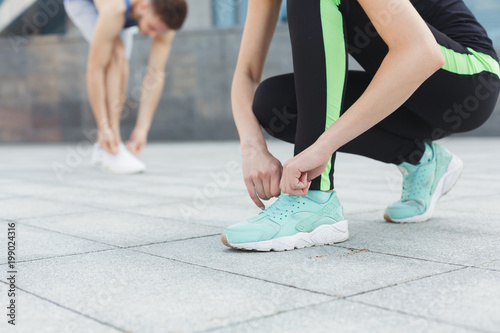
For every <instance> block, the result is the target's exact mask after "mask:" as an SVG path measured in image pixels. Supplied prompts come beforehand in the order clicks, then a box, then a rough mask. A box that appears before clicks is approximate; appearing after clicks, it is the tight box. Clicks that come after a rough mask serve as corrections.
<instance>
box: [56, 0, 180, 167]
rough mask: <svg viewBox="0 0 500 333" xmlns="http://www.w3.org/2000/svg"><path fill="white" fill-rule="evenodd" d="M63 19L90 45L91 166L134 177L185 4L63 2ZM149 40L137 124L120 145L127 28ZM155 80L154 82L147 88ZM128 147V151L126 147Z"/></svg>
mask: <svg viewBox="0 0 500 333" xmlns="http://www.w3.org/2000/svg"><path fill="white" fill-rule="evenodd" d="M64 6H65V9H66V12H67V14H68V16H69V17H70V18H71V20H72V21H73V23H74V24H75V25H76V26H77V27H78V29H79V30H80V31H81V33H82V34H83V37H84V38H85V39H86V40H87V41H88V42H89V43H90V51H89V58H88V64H87V90H88V95H89V100H90V104H91V106H92V110H93V113H94V116H95V120H96V123H97V127H98V136H97V143H96V144H95V145H94V150H93V152H92V158H91V163H92V164H94V165H101V166H102V167H103V168H105V169H107V170H109V171H111V172H115V173H123V174H129V173H138V172H143V171H144V170H145V168H146V167H145V165H144V164H143V163H142V162H141V161H139V160H138V159H137V158H136V157H134V156H133V155H132V154H135V155H137V154H139V153H140V152H141V151H142V150H143V148H144V146H145V144H146V141H147V135H148V132H149V128H150V126H151V121H152V119H153V115H154V112H155V110H156V107H157V106H158V102H159V100H160V97H161V92H162V90H163V84H164V75H163V71H164V68H165V65H166V63H167V59H168V55H169V53H170V46H171V44H172V40H173V39H174V35H175V31H176V30H178V29H180V28H181V27H182V24H183V23H184V20H185V18H186V15H187V4H186V1H185V0H94V1H93V0H65V1H64ZM135 26H137V27H138V28H139V31H140V32H141V33H142V34H144V35H146V36H149V37H151V38H152V39H153V43H152V46H151V50H150V56H149V63H148V70H147V71H146V75H145V77H144V84H143V87H142V94H141V103H140V107H139V115H138V117H137V122H136V126H135V128H134V130H133V132H132V134H131V137H130V140H129V141H128V142H127V146H125V145H124V144H123V142H122V138H121V135H120V118H121V114H122V110H123V106H124V104H125V98H126V93H127V81H128V72H129V69H128V59H130V55H131V53H132V43H133V38H132V35H131V33H130V29H129V28H130V27H135ZM151 82H154V84H151ZM127 148H128V149H127Z"/></svg>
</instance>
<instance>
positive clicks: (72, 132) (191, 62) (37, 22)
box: [0, 0, 500, 143]
mask: <svg viewBox="0 0 500 333" xmlns="http://www.w3.org/2000/svg"><path fill="white" fill-rule="evenodd" d="M62 2H63V0H0V142H1V143H22V142H76V141H80V140H88V137H89V134H88V133H90V132H91V131H92V129H94V128H95V123H94V120H93V117H92V112H91V109H90V105H89V102H88V99H87V93H86V84H85V66H86V60H87V53H88V45H87V44H86V42H85V41H84V40H83V38H82V37H81V36H80V33H79V31H78V30H77V29H76V28H75V27H74V26H73V24H72V23H71V21H70V20H69V19H68V18H67V16H66V13H65V12H64V7H63V4H62ZM465 2H466V3H467V4H468V5H469V7H470V8H471V10H472V11H473V12H474V14H475V15H476V16H477V18H478V20H479V22H481V23H482V24H483V25H484V26H485V28H486V29H487V31H488V33H489V36H490V38H491V39H492V40H493V41H494V44H495V46H496V47H497V49H499V50H500V20H499V17H500V1H499V0H465ZM188 3H189V16H188V19H187V21H186V24H185V26H184V29H183V30H182V31H181V32H179V33H178V35H177V38H176V39H175V42H174V45H173V49H172V54H171V58H170V61H169V63H168V66H167V68H166V75H167V76H166V83H165V88H164V93H163V96H162V100H161V102H160V105H159V109H158V110H157V112H156V115H155V119H154V122H153V126H152V128H151V132H150V137H149V139H150V141H155V140H169V141H174V140H176V141H179V140H186V141H191V140H227V139H236V138H237V132H236V128H235V126H234V123H233V120H232V115H231V108H230V86H231V80H232V75H233V70H234V67H235V65H236V59H237V55H238V49H239V44H240V39H241V34H242V26H243V24H244V21H245V17H246V8H247V0H188ZM285 7H286V1H284V3H283V7H282V12H281V14H280V23H279V25H278V27H277V30H276V34H275V37H274V40H273V44H272V47H271V50H270V53H269V57H268V61H267V64H266V69H265V73H264V78H265V77H269V76H272V75H277V74H281V73H286V72H291V71H292V61H291V60H292V59H291V51H290V43H289V36H288V29H287V26H286V20H287V18H286V8H285ZM150 43H151V42H150V40H149V38H147V37H144V36H141V35H139V34H137V35H136V36H135V44H134V50H133V54H132V58H131V61H130V69H131V70H130V81H129V87H128V96H127V102H126V105H125V109H124V113H123V121H122V134H123V135H124V138H128V136H129V134H130V132H131V130H132V129H133V126H134V124H135V119H136V115H137V109H138V101H139V99H140V88H141V85H142V79H143V76H144V73H145V71H146V64H147V58H148V54H149V46H150ZM350 66H351V67H353V68H356V67H357V65H356V64H355V62H354V61H352V59H351V62H350ZM462 135H468V136H471V135H472V136H499V135H500V106H497V110H496V111H495V113H494V114H493V116H492V118H491V119H490V120H489V121H488V123H487V124H485V125H484V126H483V127H481V128H479V129H477V130H475V131H473V132H469V133H466V134H462Z"/></svg>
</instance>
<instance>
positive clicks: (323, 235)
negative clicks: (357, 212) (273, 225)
mask: <svg viewBox="0 0 500 333" xmlns="http://www.w3.org/2000/svg"><path fill="white" fill-rule="evenodd" d="M348 238H349V230H348V227H347V220H343V221H340V222H337V223H335V224H327V225H321V226H319V227H317V228H316V229H314V230H313V231H311V232H299V233H298V234H295V235H292V236H286V237H280V238H275V239H271V240H267V241H262V242H253V243H240V244H233V243H230V242H229V241H228V240H227V236H226V235H225V234H222V236H221V240H222V243H223V244H224V245H226V246H228V247H231V248H233V249H236V250H247V251H289V250H293V249H303V248H306V247H311V246H320V245H331V244H335V243H340V242H343V241H345V240H347V239H348Z"/></svg>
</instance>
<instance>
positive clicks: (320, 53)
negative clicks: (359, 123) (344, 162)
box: [253, 0, 500, 190]
mask: <svg viewBox="0 0 500 333" xmlns="http://www.w3.org/2000/svg"><path fill="white" fill-rule="evenodd" d="M327 1H329V2H330V3H332V2H333V1H334V0H308V1H304V0H288V20H289V29H290V36H291V42H292V53H293V65H294V73H292V74H285V75H280V76H276V77H272V78H270V79H267V80H265V81H263V82H262V83H261V84H260V86H259V87H258V89H257V91H256V93H255V98H254V103H253V111H254V113H255V115H256V117H257V119H258V120H259V122H260V124H261V125H262V127H263V128H264V129H265V130H266V132H268V133H269V134H270V135H272V136H274V137H276V138H278V139H281V140H284V141H287V142H290V143H294V144H295V154H298V153H300V152H301V151H303V150H304V149H306V148H307V147H309V146H310V145H312V144H313V143H314V142H315V141H316V140H317V138H318V137H319V136H320V135H321V134H322V133H323V132H324V131H325V129H326V128H325V126H326V125H327V121H328V120H327V117H328V114H327V109H328V108H330V109H333V110H334V109H335V101H333V102H330V101H329V100H328V98H329V97H328V93H329V92H328V91H327V90H328V88H327V82H328V80H329V78H328V77H327V74H326V73H327V70H329V68H328V66H330V65H331V63H332V60H331V58H329V59H330V61H329V62H328V61H327V60H326V58H327V56H326V55H325V54H326V53H325V48H327V47H328V46H325V41H326V43H328V42H329V41H328V40H327V39H326V38H328V37H329V36H328V32H325V26H324V25H323V26H322V20H321V19H322V17H323V19H324V17H325V15H327V14H325V9H324V8H322V7H321V6H323V7H324V6H325V3H326V2H327ZM462 5H463V3H462ZM463 7H464V8H466V7H465V5H463ZM417 9H418V8H417ZM460 9H463V8H462V7H460ZM327 10H329V12H327V13H332V15H338V13H336V12H335V10H338V12H339V13H340V14H341V15H342V19H341V21H343V22H341V23H342V24H343V30H344V32H343V34H342V35H341V37H343V38H344V40H343V41H341V42H343V43H344V45H346V46H345V51H343V52H345V54H346V53H347V52H349V53H350V54H351V55H352V56H353V57H354V58H355V59H356V60H357V61H358V62H359V64H360V65H361V66H362V67H363V68H364V70H365V72H359V71H347V66H346V65H344V64H340V65H339V64H335V66H337V67H338V68H340V69H339V70H337V71H336V72H335V73H334V74H335V75H336V76H337V77H335V76H331V77H333V78H334V79H335V80H338V79H339V80H340V81H338V82H334V83H332V86H336V87H337V89H338V87H340V88H342V86H343V87H344V88H343V89H344V90H343V92H342V93H341V95H340V96H343V97H342V98H341V101H340V102H338V103H337V105H338V106H337V108H339V110H338V112H339V114H338V115H341V114H342V113H343V112H345V111H346V110H347V109H348V108H349V107H350V106H351V105H352V104H353V103H354V102H356V100H357V99H358V98H359V97H360V96H361V94H362V93H363V92H364V91H365V89H366V88H367V86H368V84H369V83H370V81H371V79H372V78H373V76H374V75H375V73H376V71H377V70H378V68H379V67H380V64H381V63H382V60H383V59H384V57H385V55H386V54H387V52H388V47H387V45H386V44H385V42H384V41H383V40H382V39H381V37H380V36H379V35H378V34H377V33H376V31H375V29H374V28H373V25H372V23H371V22H370V20H369V19H368V17H367V15H366V14H365V12H364V11H363V9H362V8H361V7H360V5H359V4H358V2H357V1H355V0H343V1H342V3H341V4H340V6H339V7H336V8H328V9H327ZM322 11H323V12H322ZM322 15H323V16H322ZM471 15H472V14H471ZM423 17H424V16H423ZM424 19H425V17H424ZM426 21H427V20H426ZM476 23H477V22H476ZM428 25H429V28H430V29H431V31H432V33H433V34H434V37H435V38H436V40H437V41H438V44H439V45H441V46H444V47H446V48H447V49H449V50H451V52H455V54H458V56H461V55H464V54H471V51H470V50H468V49H466V47H465V46H464V45H462V44H459V43H457V42H456V41H454V40H452V39H451V38H449V37H448V36H447V35H445V34H444V33H442V32H440V31H438V30H437V29H435V28H434V27H433V26H431V25H430V24H429V23H428ZM478 25H479V24H478ZM360 31H363V33H362V34H361V33H360ZM368 33H369V35H368ZM324 35H325V36H324ZM360 36H362V37H363V38H360ZM365 37H366V38H365ZM332 38H333V37H332ZM334 42H336V43H337V44H338V42H339V41H334ZM492 50H493V49H492ZM492 52H493V53H490V54H491V55H492V57H491V59H490V60H492V59H493V60H496V59H494V58H493V56H494V57H495V58H496V54H495V53H494V51H492ZM345 54H344V55H343V57H342V51H341V52H339V53H338V54H336V56H338V58H339V59H335V61H345V62H347V60H346V59H347V56H346V55H345ZM342 68H343V69H345V72H344V73H342ZM443 68H444V67H443ZM340 76H342V77H341V78H338V77H340ZM499 83H500V80H499V76H498V73H497V72H496V71H494V70H490V71H486V70H482V71H480V72H479V73H467V74H466V75H465V74H458V73H455V72H452V71H451V70H450V69H447V70H445V69H440V70H439V71H437V72H436V73H435V74H434V75H432V76H431V77H430V78H429V79H428V80H427V81H425V82H424V83H423V84H422V86H421V87H420V88H419V89H418V90H417V91H416V92H415V93H414V94H413V96H412V97H410V99H408V100H407V101H406V103H404V105H403V106H402V107H401V108H399V109H398V110H396V111H395V112H394V113H392V114H391V115H390V116H388V117H387V118H385V119H384V120H382V121H381V122H380V123H378V124H377V125H375V126H374V127H372V128H371V129H369V130H368V131H366V132H365V133H363V134H362V135H360V136H358V137H357V138H355V139H354V140H352V141H350V142H349V143H347V144H345V145H344V146H343V147H341V148H340V149H339V151H341V152H346V153H352V154H356V155H362V156H366V157H370V158H373V159H375V160H378V161H381V162H386V163H394V164H399V163H401V162H404V161H406V162H410V163H412V164H417V163H418V162H419V160H420V158H421V156H422V154H423V150H424V149H425V148H424V147H425V146H424V144H423V143H424V142H430V141H433V140H437V139H441V138H443V137H445V136H448V135H450V134H452V133H459V132H466V131H470V130H473V129H475V128H477V127H479V126H480V125H482V124H483V123H484V122H485V121H486V120H487V119H488V118H489V116H490V115H491V113H492V111H493V109H494V107H495V104H496V102H497V99H498V94H499V87H500V84H499ZM328 84H329V83H328ZM327 103H330V104H332V105H331V106H327ZM328 112H330V111H328ZM333 112H335V110H334V111H333ZM330 122H331V120H330ZM330 125H331V124H330ZM334 160H335V154H333V156H332V160H331V167H330V169H329V170H328V169H327V170H326V171H325V173H324V175H322V176H320V177H318V178H316V179H314V180H313V182H312V184H311V188H310V189H312V190H319V189H321V190H330V189H333V187H334V183H333V170H334V168H333V164H334Z"/></svg>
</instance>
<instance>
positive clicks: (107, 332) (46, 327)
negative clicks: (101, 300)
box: [0, 283, 122, 333]
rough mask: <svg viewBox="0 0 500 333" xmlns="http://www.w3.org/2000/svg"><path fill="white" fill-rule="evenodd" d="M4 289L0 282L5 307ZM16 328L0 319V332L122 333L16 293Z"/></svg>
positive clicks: (42, 300)
mask: <svg viewBox="0 0 500 333" xmlns="http://www.w3.org/2000/svg"><path fill="white" fill-rule="evenodd" d="M7 289H8V286H7V285H6V284H5V283H0V293H1V296H0V299H1V301H2V305H3V304H7V301H8V298H7ZM16 303H17V307H18V309H17V318H16V321H15V323H16V325H15V326H12V325H10V324H7V320H5V318H3V317H4V316H2V320H1V321H0V331H1V332H14V333H34V332H37V333H55V332H57V333H86V332H94V333H116V332H122V331H120V330H117V329H115V328H113V327H111V326H109V325H106V324H103V323H99V322H98V321H95V320H92V319H89V318H87V317H85V316H83V315H81V314H78V313H76V312H73V311H70V310H68V309H65V308H63V307H61V306H59V305H57V304H54V303H52V302H49V301H47V300H44V299H41V298H39V297H36V296H33V295H31V294H29V293H26V292H23V291H21V290H17V292H16Z"/></svg>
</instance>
